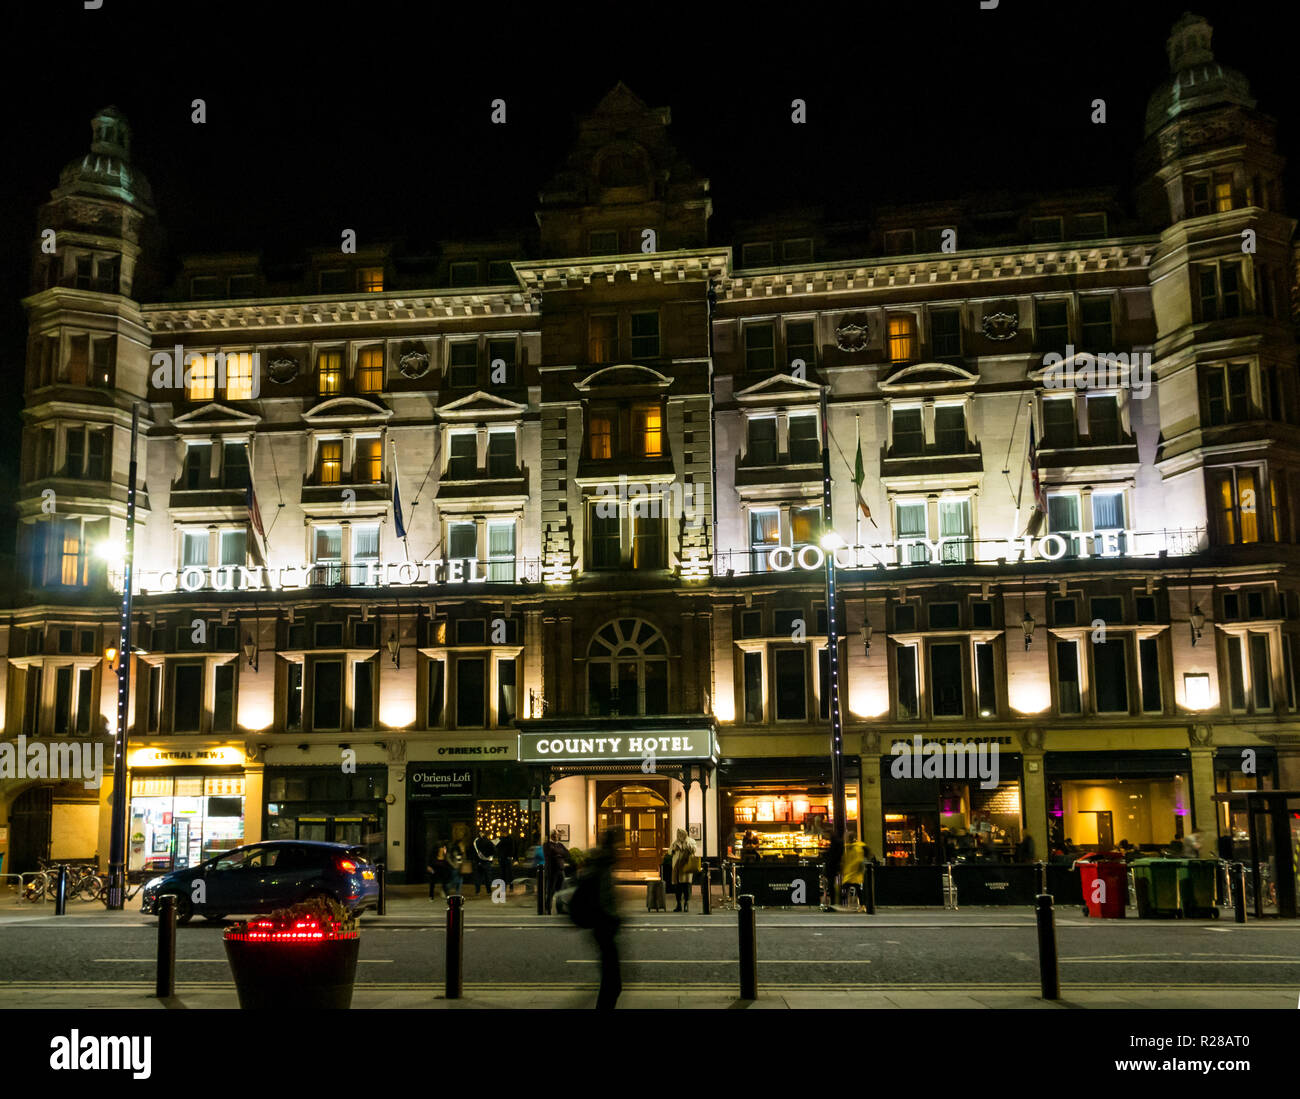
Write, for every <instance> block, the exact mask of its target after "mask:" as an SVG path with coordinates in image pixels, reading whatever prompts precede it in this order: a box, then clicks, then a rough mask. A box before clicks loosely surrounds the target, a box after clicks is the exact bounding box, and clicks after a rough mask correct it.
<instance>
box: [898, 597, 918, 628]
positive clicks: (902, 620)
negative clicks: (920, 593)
mask: <svg viewBox="0 0 1300 1099" xmlns="http://www.w3.org/2000/svg"><path fill="white" fill-rule="evenodd" d="M915 630H916V604H915V603H898V604H896V605H895V606H894V632H895V633H913V632H914V631H915Z"/></svg>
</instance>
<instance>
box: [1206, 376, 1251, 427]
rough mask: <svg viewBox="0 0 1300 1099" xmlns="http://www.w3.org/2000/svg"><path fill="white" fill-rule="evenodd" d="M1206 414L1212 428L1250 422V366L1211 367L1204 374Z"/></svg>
mask: <svg viewBox="0 0 1300 1099" xmlns="http://www.w3.org/2000/svg"><path fill="white" fill-rule="evenodd" d="M1205 403H1206V414H1207V417H1208V419H1209V423H1210V426H1211V427H1218V426H1219V425H1221V424H1226V423H1235V422H1240V421H1242V420H1249V419H1250V418H1251V415H1252V409H1251V407H1250V364H1249V363H1228V364H1226V365H1224V366H1211V367H1207V368H1206V373H1205Z"/></svg>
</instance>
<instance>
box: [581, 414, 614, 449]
mask: <svg viewBox="0 0 1300 1099" xmlns="http://www.w3.org/2000/svg"><path fill="white" fill-rule="evenodd" d="M587 444H588V453H589V454H590V455H591V457H593V458H612V457H613V455H614V421H613V419H612V418H611V416H610V415H609V413H608V412H596V413H592V416H591V419H590V420H589V421H588V425H587Z"/></svg>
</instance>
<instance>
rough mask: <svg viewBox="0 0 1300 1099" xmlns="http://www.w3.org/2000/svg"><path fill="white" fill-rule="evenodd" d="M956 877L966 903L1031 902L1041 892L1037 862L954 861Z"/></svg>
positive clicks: (960, 895)
mask: <svg viewBox="0 0 1300 1099" xmlns="http://www.w3.org/2000/svg"><path fill="white" fill-rule="evenodd" d="M952 881H953V885H954V886H956V888H957V900H958V902H959V903H960V904H963V905H968V904H1010V905H1031V904H1033V903H1034V898H1035V897H1037V896H1038V866H1037V865H1036V864H1034V863H1026V864H1025V865H1023V866H1019V865H1010V864H1007V865H1002V864H998V863H961V862H959V863H954V864H953V868H952Z"/></svg>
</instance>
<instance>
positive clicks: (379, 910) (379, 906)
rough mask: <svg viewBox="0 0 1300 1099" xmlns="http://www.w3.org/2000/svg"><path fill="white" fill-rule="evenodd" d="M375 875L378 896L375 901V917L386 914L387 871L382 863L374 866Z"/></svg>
mask: <svg viewBox="0 0 1300 1099" xmlns="http://www.w3.org/2000/svg"><path fill="white" fill-rule="evenodd" d="M375 874H376V875H377V876H378V878H379V896H378V897H377V898H376V899H375V915H376V916H386V915H387V914H388V870H387V868H386V867H385V866H384V864H383V863H382V862H380V863H376V864H375Z"/></svg>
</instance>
